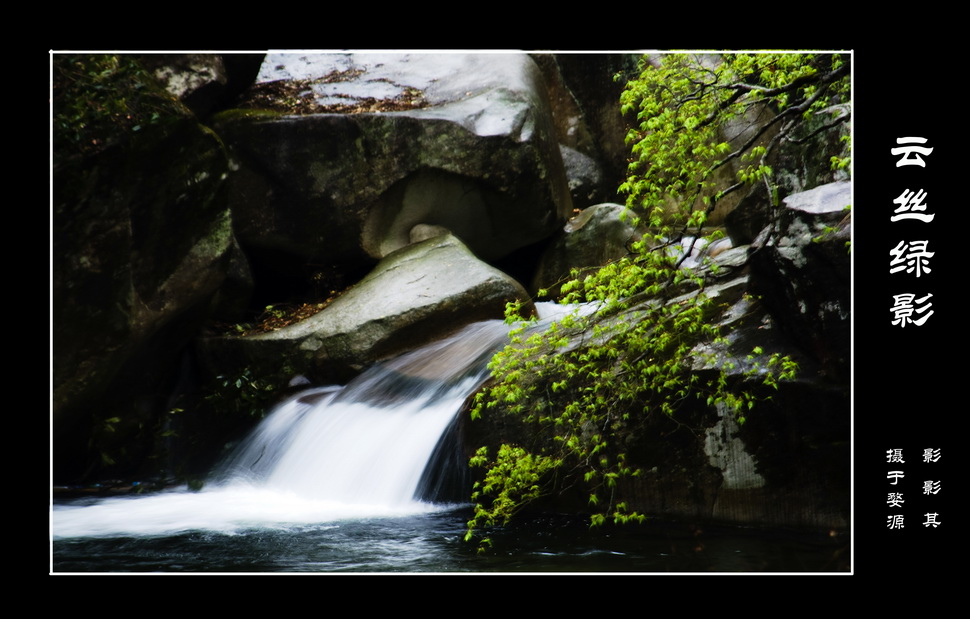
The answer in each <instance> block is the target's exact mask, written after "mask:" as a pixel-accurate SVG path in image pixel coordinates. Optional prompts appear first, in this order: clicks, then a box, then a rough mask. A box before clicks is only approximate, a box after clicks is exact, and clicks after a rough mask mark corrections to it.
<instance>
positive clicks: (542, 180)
mask: <svg viewBox="0 0 970 619" xmlns="http://www.w3.org/2000/svg"><path fill="white" fill-rule="evenodd" d="M325 76H331V77H330V78H329V79H322V78H324V77H325ZM334 76H337V77H334ZM281 78H292V79H296V78H299V79H307V80H315V81H313V82H312V83H309V84H308V85H307V88H309V90H308V91H307V92H306V95H307V96H308V97H311V96H312V97H314V98H315V101H316V102H317V103H319V104H321V105H329V104H332V103H333V102H342V103H344V104H348V103H349V104H353V103H354V102H361V101H370V100H371V99H374V100H377V101H384V102H388V101H390V102H393V101H396V100H398V99H399V98H400V97H402V96H403V95H405V94H406V93H410V94H409V96H414V93H415V92H417V93H420V96H419V97H418V98H419V99H420V101H421V105H419V106H417V107H415V108H414V109H398V108H395V111H381V106H380V105H377V104H375V106H374V107H373V109H374V111H372V112H365V113H358V114H330V113H326V114H309V115H305V116H294V115H282V114H273V113H269V114H267V113H255V112H253V113H250V112H245V111H233V112H232V113H224V114H221V115H218V116H217V117H216V119H215V125H216V127H217V130H218V132H219V134H220V135H221V136H222V137H223V138H224V140H225V141H226V143H227V144H228V145H229V148H230V150H231V152H232V154H233V158H234V162H235V171H234V173H233V174H232V175H231V177H230V193H231V200H232V204H233V212H234V216H235V217H236V226H237V230H238V234H239V238H240V241H241V243H242V244H243V246H244V247H247V248H264V249H266V248H268V249H273V250H277V251H282V252H288V253H290V254H293V255H298V256H302V257H305V258H306V259H312V260H313V261H317V262H323V263H343V262H352V261H360V260H367V259H370V260H374V259H379V258H381V257H383V256H386V255H388V254H389V253H391V252H392V251H394V250H396V249H400V248H401V247H404V246H405V245H407V244H408V243H409V242H410V231H411V230H412V229H413V228H414V227H415V226H416V225H419V224H427V225H438V226H443V227H445V228H447V229H449V230H450V231H451V232H452V233H454V234H455V235H456V236H458V237H459V238H461V239H462V241H463V242H465V243H466V244H467V245H468V246H469V247H470V248H471V249H472V251H474V252H475V253H476V254H477V255H479V256H482V257H483V258H484V259H487V260H492V259H496V258H499V257H502V256H505V255H507V254H508V253H510V252H511V251H513V250H515V249H517V248H520V247H524V246H526V245H529V244H531V243H534V242H536V241H538V240H540V239H543V238H545V237H547V236H549V235H550V234H551V233H552V232H553V231H554V230H555V229H556V227H557V225H559V223H560V222H561V221H563V220H564V219H565V218H566V216H567V215H568V214H569V213H570V211H571V208H572V207H571V200H570V195H569V188H568V186H567V183H566V178H565V173H564V170H563V164H562V159H561V156H560V153H559V149H558V147H557V145H556V143H555V140H554V136H553V133H552V130H551V120H550V116H549V110H548V107H547V104H546V102H545V99H544V97H543V93H542V89H541V76H540V75H539V72H538V70H537V68H536V67H535V64H534V63H533V62H532V60H531V59H530V58H529V57H528V56H526V55H517V54H391V53H388V54H319V55H293V54H281V55H270V56H268V57H267V59H266V62H265V63H264V65H263V71H262V73H261V76H260V79H261V80H264V81H266V80H274V79H281ZM368 109H371V108H368Z"/></svg>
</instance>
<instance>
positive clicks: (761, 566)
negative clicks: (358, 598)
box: [51, 509, 849, 573]
mask: <svg viewBox="0 0 970 619" xmlns="http://www.w3.org/2000/svg"><path fill="white" fill-rule="evenodd" d="M469 515H470V513H469V511H468V510H466V509H454V510H451V511H442V512H436V513H430V514H420V515H414V516H405V517H397V518H380V519H358V520H347V521H336V522H330V523H326V524H318V525H301V526H293V527H288V528H253V529H248V530H244V531H238V532H234V533H217V532H210V531H201V530H199V531H187V532H183V533H178V534H168V535H158V536H118V537H80V538H70V539H59V540H55V541H54V542H53V544H52V560H51V561H52V562H51V568H52V571H53V572H54V573H61V572H85V573H88V572H199V573H220V572H221V573H225V572H230V573H239V572H293V573H300V572H303V573H305V572H379V573H399V572H425V573H454V572H509V573H542V572H583V573H611V572H630V573H667V572H676V573H738V572H742V573H762V572H841V571H846V570H848V566H849V557H848V540H847V539H839V538H836V537H831V536H827V535H824V534H818V535H805V534H798V535H794V534H791V533H784V534H783V533H766V532H763V531H759V532H756V531H749V530H744V529H719V530H714V529H703V530H702V529H700V528H698V527H696V526H690V525H684V524H670V523H667V524H659V523H656V522H653V523H647V524H645V525H638V526H637V525H634V526H625V527H619V528H613V529H609V530H606V529H599V530H595V531H590V530H589V529H588V528H587V527H586V525H585V524H583V523H582V522H579V521H577V520H575V519H569V518H561V517H551V516H550V517H543V518H537V519H534V520H532V521H530V522H527V523H523V524H521V525H520V526H517V527H515V528H511V529H508V530H503V531H497V532H494V533H493V535H492V538H493V539H494V542H495V543H494V546H493V548H492V549H491V550H490V551H488V552H486V553H482V554H479V553H477V552H475V549H474V547H473V546H471V545H469V544H467V543H465V542H464V541H463V539H462V538H463V536H464V533H465V521H466V520H467V519H468V517H469Z"/></svg>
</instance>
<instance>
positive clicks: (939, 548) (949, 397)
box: [852, 29, 970, 586]
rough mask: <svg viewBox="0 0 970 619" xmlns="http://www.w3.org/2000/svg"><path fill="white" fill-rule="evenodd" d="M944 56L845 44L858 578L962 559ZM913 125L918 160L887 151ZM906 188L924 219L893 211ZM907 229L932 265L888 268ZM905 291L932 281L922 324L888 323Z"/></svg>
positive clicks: (954, 181)
mask: <svg viewBox="0 0 970 619" xmlns="http://www.w3.org/2000/svg"><path fill="white" fill-rule="evenodd" d="M915 31H916V32H919V30H918V29H917V30H915ZM947 66H949V67H950V68H951V69H952V65H949V64H948V63H947V61H946V60H945V56H944V55H943V54H938V53H931V52H929V51H927V50H925V49H920V48H918V47H916V48H908V49H904V48H899V49H893V48H889V47H887V48H875V47H866V46H862V47H860V48H857V49H855V50H854V55H853V73H854V80H855V83H854V92H853V100H854V110H853V129H854V134H855V135H854V139H853V158H854V175H853V179H854V181H855V196H854V203H853V205H852V219H853V242H852V254H853V263H854V264H853V269H854V270H853V282H854V284H853V289H854V298H853V315H852V319H853V326H854V330H855V331H854V341H853V344H854V350H853V360H854V389H853V421H854V424H853V427H854V466H855V470H854V497H853V499H854V539H855V542H856V544H855V546H856V547H855V555H854V561H853V566H854V571H855V574H856V575H857V576H863V577H865V578H864V579H865V580H866V581H868V580H869V578H868V577H873V576H879V577H886V578H889V579H897V580H896V581H897V582H898V583H900V584H901V585H904V586H906V585H912V584H915V583H916V582H918V581H919V579H920V578H921V577H930V578H934V577H935V578H939V577H941V576H942V575H943V573H942V572H941V571H940V569H941V566H942V565H947V564H950V563H951V561H952V560H953V559H955V558H957V557H955V556H953V555H955V550H956V549H957V548H958V547H959V545H958V544H956V543H955V542H956V540H957V536H956V533H957V531H958V530H959V527H960V525H961V523H960V517H961V514H960V513H959V512H957V511H956V503H955V496H956V495H957V493H958V492H959V484H960V480H959V478H958V477H957V476H956V470H957V468H956V464H957V461H958V459H959V458H960V455H961V454H960V451H959V450H960V447H959V446H958V444H957V438H958V437H957V432H958V428H959V427H960V425H961V424H958V423H957V421H958V420H959V419H961V418H962V416H963V415H964V413H965V412H966V411H967V405H966V402H965V399H964V397H965V395H964V394H965V392H966V389H967V386H968V385H970V381H968V380H967V378H966V377H965V376H958V368H960V367H961V366H962V365H963V360H962V358H961V357H962V354H961V353H962V351H961V350H960V349H959V346H960V345H961V344H962V342H963V341H964V340H965V336H964V332H963V330H962V328H961V327H962V325H961V323H960V320H961V318H962V316H963V309H964V308H963V307H962V305H963V297H964V295H963V294H961V293H960V292H959V289H958V287H957V285H956V279H955V278H956V268H955V267H956V265H957V264H959V261H960V259H961V256H960V255H959V253H958V252H959V249H958V245H957V244H956V243H954V242H952V240H950V239H951V237H952V235H953V234H954V233H955V230H956V228H957V226H958V225H959V223H958V220H957V214H958V212H959V211H958V209H959V208H960V207H959V205H960V202H959V201H958V197H957V194H958V192H959V191H960V188H961V186H962V185H964V183H965V179H964V177H965V176H966V172H961V171H958V170H957V165H958V164H959V163H960V159H961V154H960V152H959V151H958V150H957V149H956V147H955V144H956V141H957V140H959V139H960V137H961V135H960V134H961V130H960V129H959V128H958V127H957V126H956V125H954V123H953V119H952V118H949V116H951V115H950V114H948V112H947V111H946V110H945V109H944V105H945V104H944V101H945V97H942V98H941V97H940V96H939V93H940V92H941V89H945V84H946V83H947V77H946V74H945V73H946V72H947V71H948V70H949V69H947ZM910 136H918V137H924V138H927V140H928V141H927V143H926V144H924V146H926V147H932V148H933V152H932V154H931V155H929V156H927V157H924V160H925V161H926V166H925V167H918V166H902V167H896V161H897V160H898V157H896V156H894V155H892V154H891V152H890V151H891V149H892V148H894V147H896V146H897V144H896V138H899V137H910ZM906 189H908V190H910V191H916V190H918V189H923V190H924V191H925V192H926V194H927V195H926V199H924V201H923V203H924V204H926V205H927V211H926V212H928V213H934V214H935V217H934V219H933V221H932V222H929V223H922V222H918V221H915V220H904V221H898V222H890V216H891V215H892V214H893V211H894V209H895V208H896V207H897V205H896V204H894V203H893V200H894V199H895V198H897V197H898V196H899V195H900V194H901V193H902V192H903V190H906ZM902 240H905V241H912V240H928V241H929V246H928V248H927V249H928V251H933V252H935V256H934V257H933V258H931V259H930V262H929V266H930V268H931V269H932V272H931V273H928V274H923V275H922V276H920V277H919V278H916V277H915V276H914V275H910V274H905V273H902V272H901V273H896V274H890V273H889V262H890V254H889V251H890V249H892V248H893V247H895V246H896V244H897V243H899V242H900V241H902ZM906 292H911V293H915V294H916V295H917V298H919V297H922V296H924V295H925V294H926V293H932V294H933V297H932V298H931V299H930V301H931V302H932V304H933V305H932V309H933V311H934V313H933V315H932V316H931V317H930V318H929V319H928V320H927V322H926V323H925V324H923V325H922V326H915V325H908V326H906V327H905V328H900V327H899V326H893V325H892V324H891V320H892V318H893V316H892V313H891V311H890V308H891V307H892V305H893V295H894V294H900V293H906ZM960 374H964V372H960ZM927 448H936V449H940V450H941V455H942V457H941V459H940V460H939V462H937V463H935V464H925V463H923V462H922V454H923V450H924V449H927ZM890 449H902V450H903V459H904V460H905V464H890V463H889V462H888V461H887V457H886V456H887V450H890ZM891 470H902V471H903V472H904V474H905V477H904V478H903V479H901V480H900V481H899V483H898V484H897V485H895V486H893V485H891V484H890V481H889V480H888V479H887V473H888V472H889V471H891ZM925 480H936V481H941V482H942V490H941V491H940V493H939V494H937V495H924V494H923V491H922V486H923V482H924V481H925ZM890 492H901V493H903V499H904V501H905V503H904V504H903V507H902V509H899V508H895V509H893V508H890V507H889V506H888V505H887V504H886V499H887V495H888V493H890ZM927 512H935V513H938V514H939V516H938V517H937V521H938V522H940V523H941V524H940V526H939V527H936V528H932V527H925V526H924V525H923V522H924V521H925V520H926V518H925V514H926V513H927ZM897 513H901V514H903V516H904V519H905V524H904V528H903V529H902V530H890V529H889V528H888V524H887V519H888V517H889V516H890V515H891V514H897ZM887 582H889V581H887Z"/></svg>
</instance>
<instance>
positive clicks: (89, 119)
mask: <svg viewBox="0 0 970 619" xmlns="http://www.w3.org/2000/svg"><path fill="white" fill-rule="evenodd" d="M52 65H53V66H52V70H53V114H54V116H53V129H54V155H55V160H56V161H60V160H62V159H64V158H67V157H71V156H75V155H82V154H91V153H95V152H99V151H101V150H103V149H105V148H107V147H108V146H109V145H111V144H113V143H117V142H121V141H123V140H125V139H127V137H128V136H129V135H131V134H134V133H138V132H140V131H142V130H144V129H145V128H146V127H149V126H152V125H157V124H161V123H163V122H164V121H165V120H166V119H169V118H172V117H173V115H175V114H184V113H185V110H184V108H183V107H182V105H181V104H180V103H179V102H178V101H177V100H175V99H174V98H173V97H172V96H171V95H169V94H168V93H166V92H165V91H164V90H163V89H162V88H161V87H160V86H159V85H158V83H157V81H156V80H155V78H154V77H153V76H152V75H151V74H149V73H148V72H147V71H146V70H145V69H143V68H142V67H141V65H140V64H139V63H138V62H137V60H135V59H134V58H133V57H131V56H126V55H123V54H122V55H119V54H77V55H61V54H57V55H55V56H54V58H53V63H52Z"/></svg>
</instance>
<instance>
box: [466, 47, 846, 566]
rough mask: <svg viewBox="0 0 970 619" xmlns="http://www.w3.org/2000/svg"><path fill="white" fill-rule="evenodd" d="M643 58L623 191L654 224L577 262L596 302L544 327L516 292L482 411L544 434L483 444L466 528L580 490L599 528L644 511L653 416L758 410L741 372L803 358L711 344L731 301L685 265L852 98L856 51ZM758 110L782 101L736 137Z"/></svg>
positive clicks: (570, 285)
mask: <svg viewBox="0 0 970 619" xmlns="http://www.w3.org/2000/svg"><path fill="white" fill-rule="evenodd" d="M641 67H642V73H641V75H640V76H639V78H637V79H634V80H632V81H630V82H629V83H628V84H627V85H626V89H625V90H624V93H623V95H622V98H621V107H622V109H623V111H624V113H636V118H637V126H636V127H634V128H633V129H631V130H630V132H629V135H628V137H627V139H628V142H629V143H630V144H631V151H632V158H631V160H630V164H629V171H630V175H629V178H628V179H627V180H626V181H625V182H624V183H623V184H622V185H621V186H620V187H619V191H620V193H622V194H626V196H627V207H628V215H629V216H630V217H632V218H633V222H632V223H634V225H636V226H638V227H639V228H640V229H641V230H645V232H644V234H643V236H642V238H641V239H640V240H638V241H636V242H635V243H632V245H631V249H632V253H631V255H629V256H627V257H626V258H623V259H621V260H618V261H615V262H613V263H610V264H607V265H605V266H603V267H601V268H599V269H597V270H594V271H592V272H590V271H589V270H585V269H584V270H576V271H573V274H572V279H571V280H570V281H568V282H567V283H565V284H564V285H563V286H562V288H561V291H562V293H561V294H562V297H561V298H560V299H559V301H560V302H561V303H565V304H577V307H579V308H585V309H584V310H580V309H576V310H575V311H573V312H571V313H569V314H567V315H566V316H565V317H564V318H562V319H560V320H558V321H555V322H552V323H551V324H549V325H548V326H545V327H540V326H538V325H537V324H536V321H535V319H532V320H531V321H528V322H522V321H521V318H519V316H518V311H519V307H518V306H517V305H516V304H512V305H510V306H509V307H508V311H507V318H508V320H509V322H512V323H514V322H516V321H520V322H518V326H517V328H515V329H513V331H512V333H511V341H510V344H509V346H507V347H506V348H505V349H504V350H503V351H501V352H499V353H498V354H497V355H495V357H494V358H493V359H492V361H491V365H490V369H491V371H492V375H493V377H494V381H493V382H492V383H490V384H489V385H488V386H487V387H486V388H485V389H483V390H482V391H481V392H479V393H478V394H477V395H476V398H475V401H474V405H473V409H472V412H471V416H472V419H477V418H480V417H481V416H483V415H486V414H505V415H511V416H513V417H514V418H515V419H516V420H517V421H518V422H520V423H522V424H526V426H527V427H529V428H531V432H530V434H531V435H532V436H534V437H536V438H535V440H534V441H533V443H532V444H530V445H512V444H502V445H500V446H499V448H498V451H497V453H496V455H495V457H494V458H490V457H489V453H488V451H487V450H486V449H484V448H483V449H481V450H479V452H478V453H477V454H476V456H475V457H473V458H472V459H471V465H472V467H473V468H474V469H476V470H480V471H481V474H480V481H479V482H478V483H476V485H475V491H474V494H473V497H472V499H473V502H474V503H475V511H474V515H473V517H472V518H471V520H469V522H468V533H467V535H466V539H467V540H474V539H480V536H478V535H477V532H480V531H481V530H482V529H488V528H490V527H494V526H502V525H504V524H507V523H508V522H509V521H510V519H512V518H513V516H514V515H515V514H517V513H518V512H519V511H520V510H521V509H522V508H523V507H525V506H526V505H528V504H529V503H531V502H533V501H535V500H537V499H539V498H541V497H543V496H545V495H548V494H551V493H557V492H563V491H566V490H567V489H568V490H571V491H576V490H577V489H582V492H584V493H585V496H588V505H589V511H590V522H591V524H592V525H593V526H597V525H602V524H605V523H608V522H615V523H624V522H630V521H634V522H640V521H643V520H644V518H645V515H644V514H641V513H639V512H637V511H635V510H633V509H631V508H630V506H629V505H628V503H627V502H626V501H625V500H624V497H623V483H624V480H625V479H629V478H632V477H636V476H638V475H640V471H639V470H638V469H637V468H636V467H635V466H633V465H631V464H630V462H629V460H630V458H629V457H628V454H627V453H626V450H625V445H626V444H627V439H628V438H629V437H630V436H631V435H632V434H633V433H634V432H635V431H636V429H637V427H638V426H639V425H640V424H642V423H643V422H644V420H645V419H646V418H647V417H648V416H650V415H655V414H660V415H668V416H673V415H675V414H676V412H677V411H678V410H679V409H680V408H682V407H683V406H685V405H687V404H688V403H693V404H692V405H695V406H696V405H698V403H699V405H701V406H708V407H720V408H726V409H728V410H731V411H733V412H734V413H735V415H736V417H737V419H738V421H739V422H740V423H743V422H744V421H745V418H746V415H747V414H749V411H750V410H751V409H752V408H753V407H754V406H755V403H756V401H757V400H758V397H757V396H756V395H755V394H754V393H752V392H750V391H744V390H739V389H737V388H736V387H734V386H733V385H732V384H731V381H730V380H729V373H730V372H731V371H733V370H734V369H735V367H736V366H738V365H740V364H743V366H744V367H745V368H747V369H746V370H745V372H743V373H742V374H744V375H745V376H747V377H748V378H756V379H757V381H760V383H761V384H762V385H764V387H766V388H767V389H777V388H778V385H779V382H780V381H784V380H791V379H793V378H794V376H795V373H796V372H797V369H798V367H797V364H796V363H795V362H794V361H793V360H791V359H790V358H788V357H784V356H781V355H778V354H768V353H766V351H764V350H761V349H760V348H759V349H756V350H754V351H752V352H751V354H750V355H747V356H746V357H745V358H744V359H743V360H742V359H738V360H735V361H731V360H728V359H725V358H724V356H723V353H722V354H721V356H717V357H716V356H715V355H714V353H712V352H704V351H710V350H713V348H712V347H711V345H714V346H719V347H720V349H721V350H722V351H723V350H727V349H728V346H727V342H726V340H725V338H724V336H723V335H722V333H721V332H720V329H719V328H718V326H717V325H716V320H715V315H716V313H717V312H718V311H719V309H721V308H718V307H716V305H715V302H714V300H713V299H712V298H711V297H709V296H707V295H706V294H705V280H704V278H703V277H702V276H701V275H700V271H699V270H690V269H685V268H681V264H682V262H683V257H684V256H686V255H687V254H689V253H690V250H691V249H692V246H693V244H694V243H696V242H698V239H701V240H702V241H701V242H703V241H709V240H711V239H713V238H716V235H715V234H714V233H711V232H708V231H706V230H705V224H706V221H707V216H708V215H709V214H710V212H711V211H712V210H713V207H714V204H715V203H716V201H717V200H718V199H720V198H722V197H723V196H724V195H726V194H727V193H729V192H731V191H734V190H736V189H737V188H738V187H740V186H743V185H747V184H751V183H756V182H764V183H766V184H768V185H769V188H770V181H771V178H772V175H773V173H774V170H773V169H772V166H771V165H770V164H769V156H770V155H771V152H772V150H773V149H774V148H775V147H776V146H777V144H778V141H779V140H780V139H788V140H791V141H797V140H799V139H805V138H807V137H808V136H807V135H799V134H798V131H799V129H800V127H801V125H802V122H803V121H804V120H805V119H806V118H808V117H810V116H812V115H814V114H817V113H824V111H825V110H827V109H829V108H830V107H831V106H832V105H836V104H845V103H848V94H849V91H848V83H849V80H848V69H849V67H848V64H847V61H846V59H844V58H842V57H840V56H839V55H832V54H829V55H815V54H734V55H728V56H725V57H724V58H722V59H721V61H720V62H712V61H711V59H710V58H708V57H695V56H690V55H684V54H670V55H665V56H664V57H663V59H662V61H661V62H660V64H659V65H654V64H652V63H651V62H649V61H648V60H647V59H644V61H643V62H642V64H641ZM752 114H755V115H762V114H767V120H764V121H762V122H761V124H760V125H759V127H764V129H756V130H754V131H753V132H752V133H751V135H748V136H746V137H744V138H743V139H742V140H734V141H733V142H732V140H730V139H727V138H725V137H724V129H725V127H726V126H728V125H729V124H730V123H731V122H732V121H735V120H737V119H741V118H748V117H750V116H751V115H752ZM847 119H848V118H847V116H841V117H839V123H843V122H846V121H847ZM832 126H833V127H834V126H836V125H832ZM733 161H737V162H738V164H739V165H738V173H737V180H736V182H735V183H734V184H732V185H730V186H728V187H723V186H718V184H717V183H716V181H715V176H714V172H715V171H716V170H718V169H719V168H720V167H722V166H725V165H726V164H728V163H731V162H733ZM769 195H774V192H770V193H769ZM699 369H703V370H704V371H698V370H699ZM487 539H488V538H487V537H486V538H485V540H486V542H484V543H483V546H480V549H481V548H483V547H484V546H485V545H487Z"/></svg>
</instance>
